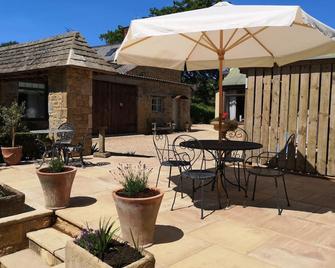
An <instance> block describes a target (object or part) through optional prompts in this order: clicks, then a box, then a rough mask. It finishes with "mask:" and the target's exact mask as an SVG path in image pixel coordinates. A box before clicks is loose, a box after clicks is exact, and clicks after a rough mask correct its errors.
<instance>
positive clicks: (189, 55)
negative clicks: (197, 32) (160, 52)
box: [186, 34, 204, 61]
mask: <svg viewBox="0 0 335 268" xmlns="http://www.w3.org/2000/svg"><path fill="white" fill-rule="evenodd" d="M203 36H204V34H202V35H201V36H200V38H199V39H198V42H196V43H195V45H194V46H193V48H192V50H191V51H190V53H189V54H188V56H187V58H186V61H188V60H189V58H190V57H191V55H192V53H193V52H194V50H195V48H196V47H197V45H198V44H199V43H200V40H201V39H202V37H203Z"/></svg>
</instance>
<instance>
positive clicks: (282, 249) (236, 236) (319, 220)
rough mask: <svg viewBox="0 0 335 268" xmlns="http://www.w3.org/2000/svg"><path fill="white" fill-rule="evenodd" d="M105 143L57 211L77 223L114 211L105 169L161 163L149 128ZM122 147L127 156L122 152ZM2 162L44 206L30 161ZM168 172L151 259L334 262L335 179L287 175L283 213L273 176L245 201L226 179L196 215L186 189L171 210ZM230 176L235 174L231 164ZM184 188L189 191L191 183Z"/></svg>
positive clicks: (226, 263) (1, 176) (7, 176)
mask: <svg viewBox="0 0 335 268" xmlns="http://www.w3.org/2000/svg"><path fill="white" fill-rule="evenodd" d="M194 129H195V131H194V132H192V133H191V135H193V136H195V137H196V138H207V139H209V138H216V137H217V132H214V131H213V130H211V129H210V128H209V127H208V126H205V125H197V126H194ZM174 136H176V135H175V134H173V135H171V140H172V139H173V137H174ZM106 143H107V144H106V145H107V149H108V150H109V151H112V152H114V155H113V156H112V157H110V158H107V159H97V158H96V159H93V158H92V157H87V158H86V161H91V162H92V163H93V164H95V165H94V166H91V167H87V168H85V169H82V168H79V169H78V173H77V176H76V179H75V182H74V185H73V190H72V200H71V207H70V208H67V209H64V210H59V211H57V215H58V216H60V217H62V218H63V219H65V220H67V221H70V222H71V223H73V224H75V225H78V226H84V225H86V223H89V224H90V225H92V226H96V225H97V223H98V221H99V219H100V218H101V217H112V218H113V219H117V214H116V210H115V207H114V204H113V198H112V195H111V191H112V190H113V189H116V188H117V187H119V184H118V182H117V181H116V180H115V179H114V178H113V175H112V174H111V173H110V172H109V171H111V172H112V173H113V172H114V171H116V167H117V164H118V163H134V164H135V163H138V161H142V162H143V163H146V164H147V165H148V166H149V167H152V168H154V170H153V173H152V174H151V177H150V182H151V183H152V184H153V183H154V181H155V180H156V176H157V171H158V166H159V163H158V159H157V158H156V157H155V151H154V147H153V144H152V137H151V136H143V135H134V136H122V137H111V138H108V140H107V142H106ZM125 153H129V154H132V156H123V155H122V154H125ZM0 169H1V171H0V182H4V183H7V184H9V185H10V186H13V187H15V188H17V189H19V190H21V191H23V192H24V193H25V194H26V199H27V203H28V204H30V205H31V206H33V207H39V206H43V195H42V190H41V187H40V185H39V181H38V179H37V176H36V174H35V165H33V164H27V165H20V166H16V167H1V168H0ZM176 174H177V170H175V171H174V175H176ZM167 176H168V169H167V168H166V169H162V173H161V180H160V183H159V187H161V188H162V189H164V191H166V192H165V196H164V199H163V203H162V206H161V209H160V213H159V215H158V220H157V231H156V241H155V244H154V245H153V246H151V247H150V248H148V250H149V251H151V252H152V253H153V254H154V255H155V257H156V261H157V266H156V267H334V263H335V213H334V211H335V183H334V181H331V180H322V179H318V178H312V177H304V176H296V175H288V176H287V180H286V181H287V187H288V194H289V197H290V199H291V203H292V204H291V207H290V208H288V209H285V210H284V211H283V214H282V215H281V216H278V214H277V208H276V202H275V198H274V195H275V188H274V183H273V181H272V180H266V179H263V180H259V182H258V190H257V192H256V200H255V201H251V200H250V198H249V199H248V200H247V201H246V200H245V199H244V197H243V194H242V192H238V191H237V190H236V189H233V188H231V187H230V188H229V193H230V196H231V206H230V207H229V208H228V209H221V210H216V211H214V212H213V209H214V208H215V207H216V199H215V194H214V193H212V192H211V191H210V189H206V193H205V197H206V198H207V201H206V213H207V214H210V215H209V216H208V217H206V218H205V219H204V220H200V209H199V206H198V204H197V202H196V203H195V205H193V204H192V202H191V199H190V197H189V195H186V197H185V198H184V199H181V198H180V195H178V197H177V202H176V206H175V208H176V210H174V211H170V206H171V203H172V199H173V195H174V191H173V188H174V187H175V185H174V184H173V183H172V185H173V187H171V188H170V189H169V188H168V187H167V185H168V184H167V179H166V177H167ZM228 176H232V171H231V170H228ZM174 181H177V180H176V177H175V178H174ZM251 185H252V181H251ZM184 190H185V191H186V193H189V192H190V185H187V186H186V189H184ZM283 203H284V202H283Z"/></svg>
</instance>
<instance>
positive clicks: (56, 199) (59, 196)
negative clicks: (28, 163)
mask: <svg viewBox="0 0 335 268" xmlns="http://www.w3.org/2000/svg"><path fill="white" fill-rule="evenodd" d="M76 172H77V169H76V168H75V167H69V166H65V165H64V162H63V160H62V159H61V158H58V157H57V158H53V159H51V160H50V162H49V166H48V167H45V168H40V169H38V170H37V171H36V173H37V176H38V178H39V180H40V183H41V186H42V189H43V194H44V200H45V207H46V208H48V209H52V210H56V209H61V208H66V207H67V206H68V205H69V202H70V195H71V189H72V183H73V180H74V177H75V175H76Z"/></svg>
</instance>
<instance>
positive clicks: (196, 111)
mask: <svg viewBox="0 0 335 268" xmlns="http://www.w3.org/2000/svg"><path fill="white" fill-rule="evenodd" d="M214 114H215V109H214V107H212V106H208V105H205V104H202V103H192V104H191V118H192V123H193V124H199V123H202V124H209V123H210V121H211V120H212V119H213V118H214Z"/></svg>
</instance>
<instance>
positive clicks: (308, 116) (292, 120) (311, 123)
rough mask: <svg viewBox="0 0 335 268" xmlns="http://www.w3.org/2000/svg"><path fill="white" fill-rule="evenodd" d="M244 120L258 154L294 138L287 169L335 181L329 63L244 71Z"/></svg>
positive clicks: (332, 67) (334, 73) (333, 72)
mask: <svg viewBox="0 0 335 268" xmlns="http://www.w3.org/2000/svg"><path fill="white" fill-rule="evenodd" d="M329 62H331V63H329ZM245 121H246V122H245V126H246V130H247V132H248V133H249V135H250V133H251V135H250V139H251V140H253V141H255V142H261V143H262V144H263V150H269V151H278V150H280V149H282V148H283V146H284V144H285V140H286V138H287V137H288V136H289V135H290V134H293V133H294V134H296V137H297V140H296V142H297V144H296V150H294V149H293V150H292V148H291V150H290V155H289V169H291V170H294V171H298V172H300V173H308V174H318V175H323V176H324V175H325V176H335V63H334V61H330V60H327V61H322V60H320V61H308V62H307V61H306V62H300V63H295V64H292V65H289V66H284V67H282V68H279V67H274V68H265V69H261V68H259V69H250V70H249V71H248V91H247V94H246V115H245Z"/></svg>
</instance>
